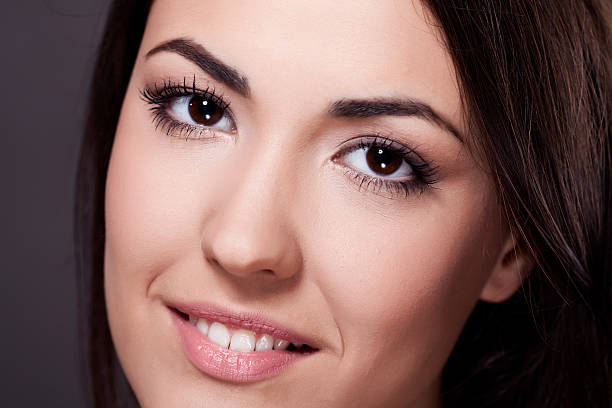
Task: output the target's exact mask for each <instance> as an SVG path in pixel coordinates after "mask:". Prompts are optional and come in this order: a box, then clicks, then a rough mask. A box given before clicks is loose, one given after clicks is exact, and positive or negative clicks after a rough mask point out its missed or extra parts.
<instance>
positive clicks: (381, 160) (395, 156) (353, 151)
mask: <svg viewBox="0 0 612 408" xmlns="http://www.w3.org/2000/svg"><path fill="white" fill-rule="evenodd" d="M356 140H357V142H352V143H351V145H349V146H348V147H346V148H344V149H341V150H340V151H339V152H338V153H336V154H335V155H334V156H333V157H332V159H331V160H332V161H333V162H334V163H337V164H340V165H341V166H343V167H345V168H346V171H345V173H344V174H345V175H346V176H348V179H349V180H350V181H351V182H353V183H355V184H356V185H357V186H358V187H359V190H361V189H362V188H365V189H366V190H371V191H373V192H374V193H376V194H379V195H383V196H391V197H396V196H404V197H406V198H408V196H410V195H412V194H413V193H420V194H422V193H423V192H425V190H426V189H428V188H434V187H433V185H434V184H435V183H436V182H437V181H438V179H437V176H436V174H437V171H436V170H437V169H436V167H435V166H433V165H432V163H431V162H428V161H426V160H424V159H423V158H422V157H421V156H420V155H419V154H418V153H417V152H416V151H415V150H414V149H411V148H409V147H407V146H405V145H403V144H401V143H398V142H395V141H393V140H391V139H387V138H384V137H379V136H362V137H359V138H356ZM383 189H384V191H382V190H383Z"/></svg>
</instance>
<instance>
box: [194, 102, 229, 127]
mask: <svg viewBox="0 0 612 408" xmlns="http://www.w3.org/2000/svg"><path fill="white" fill-rule="evenodd" d="M189 115H191V118H192V119H193V120H194V121H195V122H196V123H199V124H201V125H204V126H212V125H214V124H216V123H217V122H219V120H221V118H222V117H223V109H222V108H221V107H220V106H219V105H217V104H216V103H215V102H214V101H212V100H210V99H206V98H203V97H201V96H198V95H194V96H192V97H191V99H190V100H189Z"/></svg>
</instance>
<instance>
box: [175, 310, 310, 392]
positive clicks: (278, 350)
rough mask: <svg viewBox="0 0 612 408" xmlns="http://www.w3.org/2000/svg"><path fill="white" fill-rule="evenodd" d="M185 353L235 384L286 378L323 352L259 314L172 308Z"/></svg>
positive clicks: (208, 371) (205, 369)
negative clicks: (303, 361)
mask: <svg viewBox="0 0 612 408" xmlns="http://www.w3.org/2000/svg"><path fill="white" fill-rule="evenodd" d="M169 310H170V312H171V315H172V320H173V322H174V325H175V326H176V328H177V331H178V337H179V339H180V343H181V346H182V348H183V352H184V353H185V355H186V357H187V358H188V359H189V360H190V361H191V363H192V364H193V365H194V366H195V367H196V368H198V369H199V370H200V371H203V372H204V373H206V374H208V375H210V376H212V377H215V378H218V379H222V380H226V381H231V382H254V381H260V380H263V379H266V378H270V377H273V376H275V375H278V374H280V373H281V372H282V371H283V370H284V369H286V368H288V367H289V366H290V365H292V364H293V363H294V362H296V361H297V360H300V359H304V358H306V357H308V356H311V355H313V354H315V353H316V352H317V351H318V349H317V348H316V347H315V346H314V345H312V344H313V343H312V342H309V343H307V342H306V341H307V340H306V339H304V338H303V337H301V336H299V335H297V334H294V333H292V332H290V331H288V330H285V329H283V328H281V327H279V326H277V325H274V324H273V323H271V322H269V321H267V320H265V319H263V318H261V317H259V316H255V315H249V314H236V313H232V312H229V311H224V310H220V309H218V308H215V307H212V306H208V305H205V306H203V305H181V306H171V307H169Z"/></svg>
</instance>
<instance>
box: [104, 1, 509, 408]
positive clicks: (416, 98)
mask: <svg viewBox="0 0 612 408" xmlns="http://www.w3.org/2000/svg"><path fill="white" fill-rule="evenodd" d="M227 104H229V106H226V105H227ZM462 109H463V108H462V106H461V104H460V98H459V92H458V85H457V82H456V79H455V74H454V72H453V67H452V63H451V60H450V57H449V55H448V54H447V51H446V50H445V48H444V46H443V44H442V42H441V41H440V36H439V35H438V34H437V33H436V31H435V29H434V28H432V26H431V25H430V24H428V23H427V22H426V17H425V12H424V10H423V9H422V7H421V5H420V4H419V3H417V2H411V1H402V2H397V1H380V0H376V1H374V0H371V1H361V2H354V1H333V2H330V1H322V0H321V1H318V0H315V1H312V0H311V1H287V0H282V1H280V0H279V1H265V2H256V1H249V2H238V1H234V2H226V1H223V2H221V1H220V2H208V1H202V0H184V1H180V2H178V1H170V0H157V1H155V2H154V5H153V8H152V10H151V13H150V16H149V19H148V23H147V26H146V30H145V34H144V37H143V40H142V44H141V48H140V51H139V53H138V57H137V60H136V64H135V66H134V70H133V73H132V77H131V80H130V83H129V86H128V89H127V93H126V95H125V100H124V104H123V107H122V110H121V117H120V120H119V125H118V128H117V132H116V135H115V141H114V145H113V150H112V156H111V161H110V165H109V170H108V180H107V185H106V253H105V290H106V296H107V307H108V314H109V320H110V327H111V332H112V335H113V340H114V342H115V346H116V349H117V351H118V354H119V357H120V360H121V363H122V365H123V368H124V369H125V372H126V374H127V377H128V379H129V381H130V383H131V385H132V386H133V388H134V390H135V392H136V395H137V396H138V399H139V401H140V403H141V404H142V405H143V406H145V407H182V406H185V407H208V406H210V407H226V406H232V407H235V406H244V407H247V406H248V407H323V406H330V407H331V406H334V407H344V406H360V407H380V406H384V407H394V406H398V407H399V406H402V407H403V406H411V407H412V406H414V407H429V406H437V405H438V404H439V401H440V389H441V388H440V376H441V371H442V368H443V366H444V364H445V362H446V360H447V358H448V355H449V354H450V352H451V350H452V348H453V345H454V342H455V341H456V338H457V336H458V335H459V333H460V331H461V329H462V327H463V324H464V323H465V321H466V319H467V317H468V316H469V314H470V312H471V310H472V308H473V307H474V305H475V303H476V301H477V300H478V299H479V297H481V294H482V291H483V288H484V287H485V286H486V284H487V281H488V279H489V277H490V274H491V271H492V270H493V269H494V268H495V267H496V265H497V264H498V262H499V257H500V251H501V250H502V247H503V245H504V242H505V240H506V235H507V233H506V229H505V227H504V226H503V223H502V222H501V221H500V217H499V208H498V206H497V204H496V200H495V197H494V194H493V189H492V187H491V184H490V182H489V179H488V177H487V175H486V174H485V172H484V170H483V169H482V168H481V167H479V166H478V165H477V164H476V162H475V160H474V159H473V158H472V157H471V156H470V155H469V154H468V152H467V150H466V145H465V143H464V142H462V140H461V138H465V137H469V135H464V136H462V134H463V133H464V123H463V122H462V117H463V111H462ZM198 319H199V320H198ZM206 326H207V327H206ZM207 329H208V331H207ZM204 333H206V334H204ZM281 340H284V341H287V342H292V343H305V344H307V345H308V346H302V347H299V344H298V345H297V347H298V348H297V349H295V350H292V349H294V348H296V346H295V345H289V346H288V349H284V347H286V346H287V343H283V342H282V341H281ZM228 343H229V345H228ZM253 347H255V348H256V351H250V350H252V349H253ZM270 347H272V348H273V349H272V350H269V348H270ZM283 349H284V350H283Z"/></svg>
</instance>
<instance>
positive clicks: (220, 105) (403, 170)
mask: <svg viewBox="0 0 612 408" xmlns="http://www.w3.org/2000/svg"><path fill="white" fill-rule="evenodd" d="M140 96H141V98H142V99H143V101H144V102H145V103H146V104H148V105H149V110H150V111H151V113H152V120H153V124H154V125H155V129H156V130H161V131H163V132H164V133H166V135H168V136H172V137H178V138H184V139H185V141H188V140H190V139H195V140H211V139H215V138H216V137H218V136H219V133H220V132H221V133H225V134H232V133H235V132H237V129H236V125H235V121H234V117H233V114H232V112H231V110H230V108H229V106H230V103H229V102H228V101H226V100H225V98H224V96H223V95H217V93H216V92H215V89H214V88H213V87H211V86H208V87H207V88H206V89H199V88H198V87H197V85H196V79H195V76H194V77H193V79H191V80H190V85H187V78H186V77H185V78H183V81H181V82H173V81H171V80H170V79H168V80H167V81H166V80H164V81H163V83H162V85H161V86H158V85H157V84H154V85H153V86H148V87H145V88H144V89H142V90H140ZM344 144H345V145H346V146H344V147H342V148H341V149H340V150H339V151H338V152H337V153H335V154H334V155H333V156H332V157H331V159H330V161H331V162H333V163H334V164H336V165H338V166H340V167H343V168H344V170H345V171H344V174H345V176H346V177H347V178H348V179H349V180H350V181H351V182H352V183H355V184H356V185H357V186H358V189H359V190H360V191H361V190H362V189H363V190H365V191H370V192H372V193H374V194H377V195H382V196H387V197H389V196H390V197H392V198H396V197H404V198H408V197H409V196H413V195H419V196H420V195H422V194H423V193H424V192H425V191H426V190H427V189H430V188H434V184H435V183H436V182H437V181H438V177H437V167H436V166H434V165H433V164H432V162H429V161H427V160H425V159H424V158H423V157H422V156H421V155H419V154H418V153H417V151H416V149H415V148H411V147H408V146H406V145H404V144H402V143H399V142H397V141H394V140H393V139H392V137H391V136H390V135H389V136H387V135H384V136H383V135H382V134H380V133H376V134H374V135H362V136H358V137H354V138H352V139H350V140H348V141H347V142H346V143H344Z"/></svg>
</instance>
